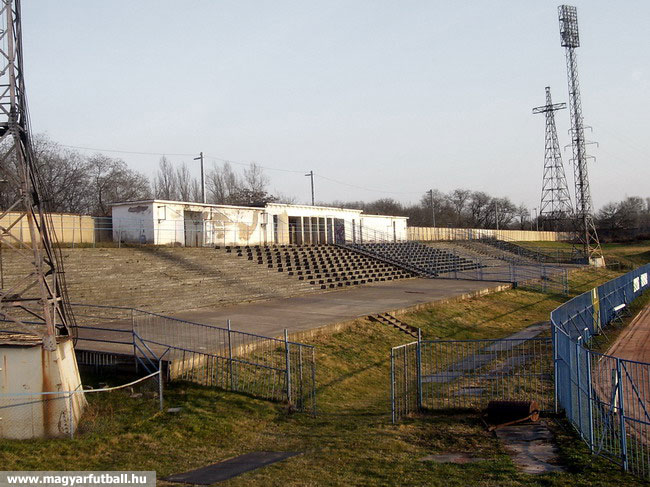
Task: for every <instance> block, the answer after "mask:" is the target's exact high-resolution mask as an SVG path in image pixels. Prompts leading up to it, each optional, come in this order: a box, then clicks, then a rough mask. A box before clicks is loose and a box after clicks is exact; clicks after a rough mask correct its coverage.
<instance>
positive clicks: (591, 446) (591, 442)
mask: <svg viewBox="0 0 650 487" xmlns="http://www.w3.org/2000/svg"><path fill="white" fill-rule="evenodd" d="M585 356H586V357H587V360H586V362H587V400H588V401H589V409H588V413H589V449H590V450H591V451H592V453H593V451H594V413H593V410H592V401H593V396H592V384H593V382H592V380H591V351H589V350H585Z"/></svg>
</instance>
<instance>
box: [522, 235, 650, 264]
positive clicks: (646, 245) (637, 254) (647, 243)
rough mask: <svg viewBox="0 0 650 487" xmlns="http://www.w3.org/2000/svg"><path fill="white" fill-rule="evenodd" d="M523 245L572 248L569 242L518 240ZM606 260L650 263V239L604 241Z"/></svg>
mask: <svg viewBox="0 0 650 487" xmlns="http://www.w3.org/2000/svg"><path fill="white" fill-rule="evenodd" d="M517 243H518V244H519V245H521V246H523V247H541V248H546V249H552V250H558V249H559V250H571V248H572V245H571V244H570V243H567V242H517ZM601 247H602V249H603V254H604V255H605V261H607V260H608V258H609V259H610V260H614V261H617V262H620V263H621V264H623V265H624V266H626V267H630V268H636V267H639V266H640V265H643V264H647V263H650V240H641V241H638V242H634V243H604V244H602V245H601Z"/></svg>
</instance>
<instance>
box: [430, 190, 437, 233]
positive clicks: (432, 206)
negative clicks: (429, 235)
mask: <svg viewBox="0 0 650 487" xmlns="http://www.w3.org/2000/svg"><path fill="white" fill-rule="evenodd" d="M429 197H430V198H431V222H432V225H431V226H432V227H435V226H436V205H435V203H434V202H433V190H432V189H430V190H429Z"/></svg>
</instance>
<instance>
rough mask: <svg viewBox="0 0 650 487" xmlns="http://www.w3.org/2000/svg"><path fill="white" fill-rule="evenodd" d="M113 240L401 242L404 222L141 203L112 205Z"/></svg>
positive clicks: (307, 210) (280, 208)
mask: <svg viewBox="0 0 650 487" xmlns="http://www.w3.org/2000/svg"><path fill="white" fill-rule="evenodd" d="M112 216H113V240H115V241H121V242H137V243H148V244H155V245H184V246H190V247H198V246H211V245H259V244H262V245H263V244H274V243H275V244H316V243H344V242H359V243H361V242H383V241H391V242H394V241H405V240H406V239H407V231H406V222H407V217H402V216H387V215H366V214H364V213H363V212H362V211H361V210H349V209H345V208H330V207H326V206H303V205H284V204H278V203H269V204H267V205H266V206H265V207H264V208H252V207H247V206H230V205H212V204H201V203H186V202H181V201H164V200H143V201H127V202H123V203H115V204H113V205H112Z"/></svg>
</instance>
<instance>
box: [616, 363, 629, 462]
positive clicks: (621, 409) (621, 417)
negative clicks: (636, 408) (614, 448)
mask: <svg viewBox="0 0 650 487" xmlns="http://www.w3.org/2000/svg"><path fill="white" fill-rule="evenodd" d="M616 388H617V394H618V421H619V424H620V437H621V460H623V470H625V471H626V472H627V470H628V463H627V436H626V435H627V433H626V431H625V429H626V428H625V399H624V398H623V373H622V370H621V359H619V358H617V359H616Z"/></svg>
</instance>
